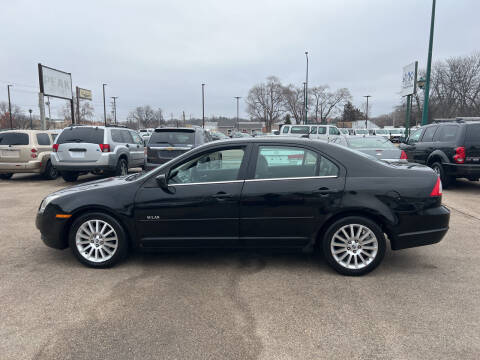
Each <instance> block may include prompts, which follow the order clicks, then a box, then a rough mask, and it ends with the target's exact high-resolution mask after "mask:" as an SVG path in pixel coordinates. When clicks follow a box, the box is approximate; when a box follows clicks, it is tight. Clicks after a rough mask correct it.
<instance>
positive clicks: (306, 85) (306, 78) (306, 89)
mask: <svg viewBox="0 0 480 360" xmlns="http://www.w3.org/2000/svg"><path fill="white" fill-rule="evenodd" d="M305 58H306V59H307V71H306V74H305V124H306V123H308V51H305Z"/></svg>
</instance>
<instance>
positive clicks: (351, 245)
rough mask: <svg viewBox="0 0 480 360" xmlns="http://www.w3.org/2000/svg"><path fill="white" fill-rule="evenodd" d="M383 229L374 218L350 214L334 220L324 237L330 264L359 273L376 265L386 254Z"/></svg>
mask: <svg viewBox="0 0 480 360" xmlns="http://www.w3.org/2000/svg"><path fill="white" fill-rule="evenodd" d="M385 248H386V241H385V237H384V235H383V232H382V229H381V228H380V227H379V226H378V225H377V224H376V223H375V222H373V221H371V220H370V219H367V218H364V217H360V216H349V217H346V218H343V219H340V220H338V221H336V222H334V223H333V224H332V225H330V227H329V228H328V230H327V232H326V233H325V237H324V240H323V253H324V256H325V259H326V261H327V262H328V264H329V265H330V266H331V267H332V268H334V269H335V270H336V271H338V272H339V273H341V274H344V275H351V276H359V275H364V274H366V273H368V272H370V271H372V270H373V269H375V268H376V267H377V266H378V265H379V264H380V262H381V261H382V259H383V257H384V255H385Z"/></svg>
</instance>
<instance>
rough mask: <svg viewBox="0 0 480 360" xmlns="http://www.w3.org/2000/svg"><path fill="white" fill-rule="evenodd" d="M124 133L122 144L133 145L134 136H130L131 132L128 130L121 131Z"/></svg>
mask: <svg viewBox="0 0 480 360" xmlns="http://www.w3.org/2000/svg"><path fill="white" fill-rule="evenodd" d="M120 131H121V133H122V139H123V140H122V142H124V143H125V144H133V137H132V134H130V131H128V130H120Z"/></svg>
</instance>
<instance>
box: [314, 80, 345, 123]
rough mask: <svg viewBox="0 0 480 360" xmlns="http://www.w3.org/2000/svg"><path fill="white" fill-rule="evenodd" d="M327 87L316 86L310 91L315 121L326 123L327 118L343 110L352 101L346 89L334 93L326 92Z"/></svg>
mask: <svg viewBox="0 0 480 360" xmlns="http://www.w3.org/2000/svg"><path fill="white" fill-rule="evenodd" d="M328 90H329V86H328V85H322V86H317V87H314V88H311V89H310V92H311V93H312V95H313V97H314V100H313V104H314V110H313V111H314V113H315V121H316V122H317V123H318V122H319V118H318V117H319V116H320V122H321V123H326V121H327V118H328V117H329V116H333V115H335V114H336V113H338V112H339V111H341V110H342V109H343V105H345V104H346V103H347V102H348V101H351V100H352V95H351V94H350V91H349V90H348V89H347V88H341V89H338V90H336V91H333V92H331V91H328Z"/></svg>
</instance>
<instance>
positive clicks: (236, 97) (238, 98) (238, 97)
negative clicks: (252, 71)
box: [234, 96, 242, 130]
mask: <svg viewBox="0 0 480 360" xmlns="http://www.w3.org/2000/svg"><path fill="white" fill-rule="evenodd" d="M241 98H242V97H241V96H235V97H234V99H237V124H236V125H237V126H236V128H237V130H240V129H239V125H238V101H239V100H240V99H241Z"/></svg>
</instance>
